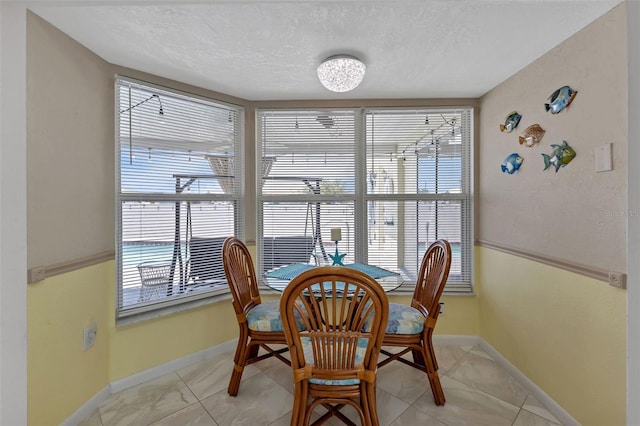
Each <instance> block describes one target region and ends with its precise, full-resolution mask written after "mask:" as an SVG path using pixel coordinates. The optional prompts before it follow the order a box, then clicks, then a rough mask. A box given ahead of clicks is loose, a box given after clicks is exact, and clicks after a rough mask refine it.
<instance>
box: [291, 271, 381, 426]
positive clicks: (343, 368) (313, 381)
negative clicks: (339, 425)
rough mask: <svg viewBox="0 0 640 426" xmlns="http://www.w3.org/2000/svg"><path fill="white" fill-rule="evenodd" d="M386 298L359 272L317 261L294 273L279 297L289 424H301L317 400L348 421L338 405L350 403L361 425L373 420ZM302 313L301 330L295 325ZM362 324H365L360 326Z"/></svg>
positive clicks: (373, 423) (370, 425) (375, 422)
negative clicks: (290, 399)
mask: <svg viewBox="0 0 640 426" xmlns="http://www.w3.org/2000/svg"><path fill="white" fill-rule="evenodd" d="M388 306H389V302H388V299H387V295H386V294H385V292H384V290H383V289H382V287H381V286H380V284H379V283H378V282H377V281H376V280H374V279H373V278H371V277H370V276H369V275H366V274H364V273H363V272H360V271H356V270H354V269H351V268H345V267H341V266H321V267H317V268H314V269H311V270H308V271H306V272H303V273H301V274H300V275H298V276H297V277H295V278H294V279H293V280H292V281H291V283H290V284H289V285H288V286H287V287H286V289H285V290H284V293H283V294H282V298H281V299H280V310H281V316H282V319H283V324H284V333H285V336H286V338H287V342H288V343H289V348H290V355H291V367H292V369H293V380H294V387H295V392H294V403H293V411H292V414H291V425H292V426H300V425H307V424H309V423H310V420H311V413H312V412H313V411H314V409H315V408H316V407H318V406H319V405H322V406H324V407H325V408H326V409H327V412H326V413H324V415H322V416H321V417H320V418H319V419H317V420H316V421H315V423H314V424H321V423H323V422H324V421H326V420H327V419H328V418H330V417H332V416H336V417H337V418H339V419H340V420H342V421H343V422H344V423H346V424H348V425H353V424H354V423H353V422H352V421H351V420H350V419H349V418H348V417H346V416H345V415H344V414H343V413H342V412H340V409H341V408H342V407H344V406H345V405H350V406H352V407H353V408H354V409H355V410H356V412H357V413H358V415H359V417H360V421H361V424H362V425H364V426H377V425H378V424H379V422H378V414H377V410H376V392H375V390H376V367H377V366H376V363H377V360H378V355H379V353H380V352H379V351H380V345H381V343H382V338H383V336H384V331H385V327H386V323H387V316H388ZM299 318H304V323H305V324H304V325H305V327H304V330H303V331H300V328H299V327H297V326H296V325H297V322H296V321H299ZM365 329H366V330H365Z"/></svg>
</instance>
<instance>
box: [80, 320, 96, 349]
mask: <svg viewBox="0 0 640 426" xmlns="http://www.w3.org/2000/svg"><path fill="white" fill-rule="evenodd" d="M97 334H98V324H97V323H96V321H95V320H93V321H91V322H90V323H89V326H88V327H86V328H85V329H84V332H83V334H82V350H83V351H86V350H87V349H89V348H91V347H92V346H93V345H95V344H96V335H97Z"/></svg>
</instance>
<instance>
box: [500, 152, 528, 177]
mask: <svg viewBox="0 0 640 426" xmlns="http://www.w3.org/2000/svg"><path fill="white" fill-rule="evenodd" d="M523 161H524V158H522V157H520V155H518V153H517V152H514V153H513V154H509V155H508V156H507V158H505V159H504V162H503V163H502V166H500V167H501V168H502V173H509V174H510V175H512V174H514V173H515V172H517V171H518V169H520V166H521V165H522V162H523Z"/></svg>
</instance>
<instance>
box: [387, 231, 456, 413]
mask: <svg viewBox="0 0 640 426" xmlns="http://www.w3.org/2000/svg"><path fill="white" fill-rule="evenodd" d="M450 268H451V246H450V245H449V242H448V241H446V240H442V239H440V240H436V241H434V242H433V243H432V244H431V245H430V246H429V248H428V249H427V251H426V252H425V254H424V256H423V258H422V262H421V264H420V271H419V273H418V280H417V282H416V288H415V290H414V292H413V297H412V298H411V306H406V305H402V304H399V303H390V304H389V322H388V324H387V330H386V332H385V335H384V340H383V342H382V346H396V347H402V348H404V349H403V350H401V351H399V352H397V353H391V352H388V351H386V350H381V353H382V354H384V355H386V356H387V358H385V359H383V360H382V361H380V363H378V367H382V366H384V365H386V364H388V363H389V362H391V361H394V360H396V361H400V362H403V363H405V364H407V365H410V366H412V367H415V368H417V369H419V370H422V371H424V372H425V373H427V378H428V380H429V384H430V386H431V392H432V393H433V399H434V400H435V403H436V405H444V403H445V401H446V399H445V397H444V392H443V390H442V385H441V384H440V377H439V376H438V361H437V360H436V354H435V351H434V350H433V342H432V336H433V329H434V328H435V326H436V321H437V320H438V314H439V313H440V296H441V295H442V291H443V290H444V286H445V284H446V283H447V278H448V277H449V269H450ZM409 351H411V353H412V355H413V362H412V361H410V360H408V359H406V358H403V357H402V356H403V355H404V354H406V353H408V352H409Z"/></svg>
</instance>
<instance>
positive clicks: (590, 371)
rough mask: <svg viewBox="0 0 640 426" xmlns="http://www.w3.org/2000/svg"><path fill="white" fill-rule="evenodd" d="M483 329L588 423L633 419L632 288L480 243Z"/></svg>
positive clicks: (500, 349)
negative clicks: (629, 389) (629, 403)
mask: <svg viewBox="0 0 640 426" xmlns="http://www.w3.org/2000/svg"><path fill="white" fill-rule="evenodd" d="M475 255H476V258H475V265H476V277H477V283H478V291H479V295H480V296H479V309H480V333H479V334H480V337H482V338H483V339H484V340H486V341H487V342H488V343H489V344H490V345H492V346H493V347H494V348H495V349H496V350H497V351H498V352H500V354H502V355H503V356H504V357H505V358H507V359H508V360H509V361H510V362H511V363H512V364H513V365H514V366H515V367H517V368H518V369H519V370H520V371H521V372H522V373H524V374H525V375H526V376H527V377H528V378H529V379H531V380H532V381H533V382H534V383H536V384H537V385H538V386H539V387H540V388H541V389H542V390H543V391H544V392H545V393H546V394H548V395H549V396H550V397H551V398H552V399H553V400H555V401H556V402H557V403H558V404H560V405H561V406H562V407H563V408H564V409H565V410H566V411H567V412H569V414H571V415H572V416H573V417H574V418H575V419H576V420H578V421H579V422H580V423H581V424H583V425H585V426H588V425H594V426H596V425H597V426H602V425H607V426H616V425H624V424H625V423H626V403H625V401H626V309H627V297H626V291H625V290H620V289H617V288H614V287H611V286H609V285H608V284H607V283H605V282H602V281H598V280H594V279H591V278H588V277H585V276H582V275H577V274H574V273H572V272H568V271H565V270H562V269H558V268H554V267H551V266H547V265H543V264H540V263H537V262H533V261H530V260H526V259H523V258H520V257H516V256H512V255H509V254H505V253H502V252H499V251H495V250H491V249H487V248H481V247H478V248H476V252H475Z"/></svg>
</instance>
